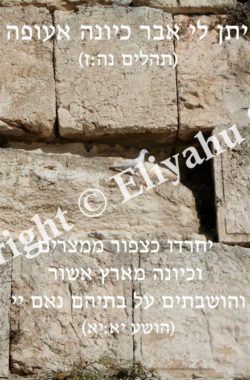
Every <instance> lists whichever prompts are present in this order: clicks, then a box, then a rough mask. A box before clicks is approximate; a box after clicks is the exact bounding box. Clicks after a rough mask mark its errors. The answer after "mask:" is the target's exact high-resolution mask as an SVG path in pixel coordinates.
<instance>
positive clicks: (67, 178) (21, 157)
mask: <svg viewBox="0 0 250 380" xmlns="http://www.w3.org/2000/svg"><path fill="white" fill-rule="evenodd" d="M48 148H49V146H48ZM82 152H83V154H84V151H83V148H82ZM92 154H94V152H92ZM113 154H114V153H113ZM116 154H117V153H116ZM137 154H138V152H133V153H131V156H132V157H134V156H137ZM98 155H99V157H93V156H92V157H91V156H89V157H87V153H85V157H82V156H80V155H70V154H65V155H56V154H51V155H48V154H41V153H34V152H22V151H21V150H12V149H1V151H0V157H1V169H0V173H1V181H0V190H1V191H0V194H1V195H0V209H1V220H0V229H1V230H4V229H6V228H7V227H8V229H9V231H11V233H20V232H21V231H22V230H25V229H27V228H30V225H31V224H32V225H33V223H34V222H31V221H30V219H31V218H32V217H33V216H34V215H35V214H37V213H38V214H39V215H40V217H41V219H42V220H45V219H47V218H51V217H54V216H55V215H56V212H57V208H58V207H60V208H61V209H62V210H67V213H68V214H67V215H68V220H69V221H70V222H71V223H73V224H74V230H73V231H72V233H79V234H81V233H82V231H84V233H85V234H90V235H91V234H93V233H98V232H100V233H102V234H105V232H108V233H109V238H110V235H113V236H116V235H117V233H118V234H119V235H120V236H126V234H128V235H129V236H130V235H131V234H133V233H134V234H141V235H142V236H144V238H145V233H147V234H151V233H152V234H153V235H154V236H161V234H162V233H164V234H165V232H166V231H168V236H169V237H171V236H176V237H177V238H178V237H181V236H184V237H185V236H188V235H189V236H191V235H192V233H198V232H199V228H200V223H199V219H198V216H197V211H196V206H195V198H194V195H193V194H192V192H191V190H189V189H188V188H187V187H185V186H184V185H182V184H179V185H178V186H173V185H172V183H171V182H166V183H164V184H162V185H160V186H156V187H155V188H154V189H152V190H150V191H148V192H145V193H144V194H142V195H140V196H139V197H136V198H134V199H132V200H131V201H129V202H126V203H123V204H122V203H121V202H122V200H123V197H122V195H121V192H120V190H119V188H118V186H117V185H116V183H115V182H114V180H111V179H110V178H111V177H112V176H114V175H115V174H117V172H114V171H112V170H110V169H109V167H110V166H111V165H112V163H113V162H114V161H115V162H116V161H118V157H107V152H106V153H105V152H104V153H103V154H102V153H99V154H98ZM128 179H129V178H128V177H127V179H126V180H128ZM171 180H173V178H172V179H171ZM135 182H136V184H137V188H136V189H135V191H136V192H138V191H139V186H140V185H142V184H143V181H142V179H141V177H140V176H138V177H136V178H135ZM89 188H96V189H99V190H101V191H103V192H104V194H105V195H106V198H107V201H108V206H107V209H106V211H105V213H104V214H103V216H100V217H99V218H87V217H85V216H84V215H83V214H82V213H81V212H80V211H79V208H78V203H77V202H78V198H79V196H80V194H81V193H82V192H83V191H84V190H87V189H89ZM131 192H132V193H133V189H131ZM98 201H100V200H97V205H98ZM16 220H18V224H17V225H16V223H13V221H16ZM97 221H98V222H97ZM149 221H150V223H149Z"/></svg>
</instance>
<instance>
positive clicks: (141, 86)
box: [55, 6, 177, 142]
mask: <svg viewBox="0 0 250 380" xmlns="http://www.w3.org/2000/svg"><path fill="white" fill-rule="evenodd" d="M104 20H105V22H104ZM128 21H129V22H128ZM55 22H56V23H58V24H69V25H72V30H71V35H72V39H71V41H69V42H67V41H58V42H57V43H56V80H57V100H58V118H59V126H60V130H59V132H60V135H61V136H63V137H68V138H72V137H74V138H76V137H77V138H79V139H85V140H90V139H93V138H95V139H98V138H101V137H102V138H108V139H111V138H112V137H113V136H114V135H116V138H117V137H119V136H124V135H131V136H136V135H142V134H145V133H148V136H153V134H154V138H155V139H157V138H158V140H160V141H161V142H163V141H173V140H174V138H175V137H176V133H177V105H176V103H177V101H176V82H175V71H174V69H173V68H172V67H169V66H165V67H160V66H158V67H157V66H156V65H153V66H152V67H150V66H149V65H148V64H147V65H145V66H142V65H141V62H140V63H139V62H138V63H137V64H134V65H133V66H130V67H125V66H123V65H122V58H121V55H122V54H139V53H140V51H142V52H143V53H146V54H160V53H165V54H171V53H172V52H173V42H172V41H152V40H151V41H147V32H146V31H143V30H140V25H145V24H148V25H151V26H153V25H154V24H157V25H159V24H160V25H165V24H169V25H172V18H171V16H170V15H168V14H164V13H163V12H162V11H160V10H153V9H149V8H125V7H101V6H99V7H80V8H79V11H78V12H77V13H75V12H63V11H56V12H55ZM84 23H85V24H88V25H93V26H94V25H96V24H97V25H100V26H102V25H104V24H106V25H114V24H115V25H118V26H119V25H129V26H130V27H131V29H132V35H131V38H130V40H129V41H121V40H120V39H119V38H120V36H118V35H117V36H114V35H113V34H112V38H111V39H110V40H106V39H105V40H102V41H94V42H93V41H90V40H89V39H88V38H87V40H85V41H83V42H81V32H80V30H81V29H80V26H81V24H84ZM121 33H123V32H121ZM125 33H126V32H125ZM81 52H84V53H87V54H89V55H90V56H93V57H95V61H94V62H95V65H94V66H93V67H91V68H90V67H88V68H85V69H81V67H80V65H79V62H78V58H79V55H80V53H81ZM98 54H114V56H115V62H116V64H115V65H114V66H107V67H104V65H101V66H98V63H97V60H96V56H97V55H98ZM66 66H67V67H68V68H69V69H68V70H65V67H66Z"/></svg>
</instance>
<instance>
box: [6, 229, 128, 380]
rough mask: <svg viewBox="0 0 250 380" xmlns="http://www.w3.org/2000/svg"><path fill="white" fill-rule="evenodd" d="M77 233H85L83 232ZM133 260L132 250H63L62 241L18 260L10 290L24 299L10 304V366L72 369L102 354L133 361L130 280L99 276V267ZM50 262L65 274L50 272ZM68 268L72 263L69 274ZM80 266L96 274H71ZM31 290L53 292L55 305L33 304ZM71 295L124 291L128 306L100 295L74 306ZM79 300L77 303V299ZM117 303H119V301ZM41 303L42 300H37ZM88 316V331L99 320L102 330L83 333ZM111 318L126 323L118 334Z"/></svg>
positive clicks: (30, 370)
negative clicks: (105, 305)
mask: <svg viewBox="0 0 250 380" xmlns="http://www.w3.org/2000/svg"><path fill="white" fill-rule="evenodd" d="M78 239H82V236H79V237H78ZM66 242H67V240H66V241H65V244H66ZM58 247H59V248H58ZM78 252H79V250H78ZM131 263H132V260H131V257H130V255H119V254H117V253H109V252H107V251H106V252H104V253H103V254H100V253H96V254H86V253H82V254H80V253H78V254H76V253H72V252H71V253H70V250H69V251H68V249H67V252H66V253H65V251H64V249H63V245H62V244H61V245H59V244H58V245H57V248H56V249H53V250H52V251H51V252H50V253H46V254H43V255H42V256H40V257H38V258H37V259H35V260H32V261H30V262H27V260H26V259H25V258H21V259H19V258H18V259H16V260H14V262H13V271H12V277H13V285H12V291H13V294H15V295H17V296H23V297H24V300H25V301H24V303H23V304H22V305H21V306H19V305H18V306H16V305H12V309H11V326H12V336H13V339H12V342H11V372H13V373H20V374H34V373H36V372H41V371H42V372H46V371H56V370H60V371H62V370H68V369H69V368H71V369H72V368H73V367H74V365H75V366H80V365H83V364H86V363H89V362H95V361H101V359H102V358H103V357H104V356H107V357H109V360H110V359H111V358H113V359H116V360H117V361H118V362H119V361H120V360H124V361H131V360H132V358H133V349H132V347H133V342H132V336H131V333H130V326H131V322H132V303H131V294H132V283H131V282H130V281H116V280H114V278H113V280H112V281H111V280H110V279H107V280H106V281H105V285H103V284H102V281H101V277H100V268H103V270H105V268H111V267H113V268H119V269H120V268H121V267H123V268H130V267H131ZM49 268H57V269H58V268H63V269H64V270H65V275H64V280H63V281H62V276H61V274H62V272H60V270H59V269H58V279H57V281H55V274H54V273H53V272H49ZM65 268H69V269H68V271H69V273H71V276H72V278H71V280H69V277H68V276H67V271H66V269H65ZM72 268H73V269H72ZM81 268H83V269H84V270H86V272H87V271H88V269H90V270H91V278H92V280H89V279H86V280H81V276H79V278H77V280H73V279H74V278H76V277H75V276H76V273H77V272H76V271H77V270H78V271H79V273H81ZM72 271H73V272H72ZM32 296H43V297H44V296H47V297H49V299H51V297H53V296H54V297H55V298H54V304H55V305H56V307H55V308H54V307H53V306H51V305H50V304H49V306H48V308H44V306H43V308H42V309H38V308H32ZM58 296H59V297H62V298H63V307H62V308H58V306H59V299H58ZM72 296H81V297H85V296H94V297H95V299H96V297H97V296H111V297H112V296H113V297H117V296H121V297H125V299H126V309H124V308H112V306H111V302H108V305H109V307H108V308H107V309H105V308H103V307H102V306H100V304H99V303H98V301H95V308H93V307H92V302H91V301H90V302H89V305H88V307H86V308H85V307H83V308H80V309H76V308H75V307H73V300H72V299H71V297H72ZM43 300H44V298H43ZM52 302H53V301H52ZM76 303H77V305H79V301H77V302H76ZM117 303H118V304H119V305H121V302H120V301H118V302H116V304H117ZM38 304H39V301H36V305H38ZM43 305H44V303H43ZM52 305H53V303H52ZM85 321H86V324H85V332H86V333H88V323H90V324H91V325H92V326H94V324H96V328H97V331H98V332H97V333H95V332H94V331H93V330H92V333H90V334H87V336H85V335H84V334H83V331H82V326H83V323H84V322H85ZM99 323H100V324H102V325H103V326H104V327H103V330H100V328H99ZM110 323H112V324H113V326H116V323H118V324H119V325H120V324H121V323H124V324H125V328H124V329H123V330H120V329H119V331H120V333H119V334H116V333H115V332H113V333H112V334H111V333H110V332H109V331H110ZM93 328H95V327H93Z"/></svg>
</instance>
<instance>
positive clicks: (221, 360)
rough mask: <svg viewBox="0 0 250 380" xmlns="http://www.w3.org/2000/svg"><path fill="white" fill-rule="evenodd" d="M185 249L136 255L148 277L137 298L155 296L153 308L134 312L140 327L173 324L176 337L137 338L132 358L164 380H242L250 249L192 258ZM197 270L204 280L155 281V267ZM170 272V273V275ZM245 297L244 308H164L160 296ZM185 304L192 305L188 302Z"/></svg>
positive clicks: (217, 248) (222, 249)
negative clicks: (151, 369)
mask: <svg viewBox="0 0 250 380" xmlns="http://www.w3.org/2000/svg"><path fill="white" fill-rule="evenodd" d="M188 248H189V246H187V248H186V249H184V250H183V253H182V254H181V253H180V252H179V250H178V249H176V250H175V251H174V252H173V253H170V251H169V248H166V249H165V250H163V251H162V252H161V253H160V254H158V255H145V254H140V266H141V267H143V268H145V269H146V270H147V272H148V273H149V274H150V275H151V276H149V277H148V280H145V281H144V282H141V284H140V286H139V285H138V283H137V284H136V285H135V286H136V289H137V292H139V294H140V295H141V296H143V295H153V296H154V297H156V300H157V302H156V304H155V305H154V307H152V308H150V309H148V310H135V321H136V322H139V323H148V322H152V321H153V322H158V323H165V322H166V323H167V322H169V320H173V321H174V322H175V334H174V335H173V337H169V335H164V334H163V335H157V334H150V335H141V336H139V335H136V338H137V342H136V347H137V349H136V359H137V360H141V361H142V363H144V364H145V365H148V366H149V367H153V368H156V369H159V370H160V372H161V373H162V374H164V375H165V376H166V377H167V375H169V376H173V377H175V378H187V377H188V378H196V377H199V376H200V377H201V378H205V379H207V378H216V379H226V380H229V379H230V380H231V379H236V378H237V379H245V378H249V376H250V364H249V360H248V358H249V355H250V351H249V349H250V348H249V339H250V331H249V315H250V313H249V312H250V310H249V300H250V286H249V285H250V283H249V275H248V273H249V270H250V249H249V248H240V247H237V246H235V247H230V246H226V245H222V244H215V245H214V247H213V248H212V249H211V250H209V251H208V252H207V253H205V254H204V253H202V249H201V250H200V253H199V254H195V253H193V254H191V253H190V250H189V249H188ZM187 267H188V268H189V267H192V268H200V269H202V271H203V281H202V282H201V281H198V280H194V281H190V282H188V281H186V280H185V279H184V278H185V277H184V278H183V277H180V278H179V280H178V281H176V280H175V279H172V280H171V281H160V280H156V281H154V280H153V274H152V272H153V268H163V269H164V268H187ZM172 273H173V272H172ZM162 295H167V296H175V295H179V296H181V295H185V296H198V295H202V296H206V295H209V296H211V295H213V296H215V295H224V296H240V295H241V296H244V297H245V299H246V307H245V309H242V308H239V309H235V308H233V309H228V308H227V309H224V308H223V305H222V304H220V306H218V307H216V309H209V308H205V309H191V308H190V307H189V308H188V309H182V308H181V305H182V303H181V304H180V306H176V307H175V309H165V310H163V309H162V302H161V296H162ZM188 305H190V303H189V302H188ZM195 376H196V377H195Z"/></svg>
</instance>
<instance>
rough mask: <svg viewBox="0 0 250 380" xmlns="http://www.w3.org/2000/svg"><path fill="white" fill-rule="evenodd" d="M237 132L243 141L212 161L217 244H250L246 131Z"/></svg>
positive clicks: (249, 134)
mask: <svg viewBox="0 0 250 380" xmlns="http://www.w3.org/2000/svg"><path fill="white" fill-rule="evenodd" d="M240 132H241V136H242V137H244V138H245V139H246V140H245V141H244V142H243V143H242V144H241V145H240V146H237V147H236V148H235V149H233V150H230V151H228V152H227V153H224V154H222V155H220V156H216V157H215V158H214V173H215V175H214V177H215V193H216V194H215V195H216V206H217V227H218V236H219V240H220V241H222V242H226V243H243V244H244V243H250V155H249V137H250V132H249V127H246V128H241V129H240ZM214 133H215V134H216V133H218V130H217V129H216V130H215V132H214Z"/></svg>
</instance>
